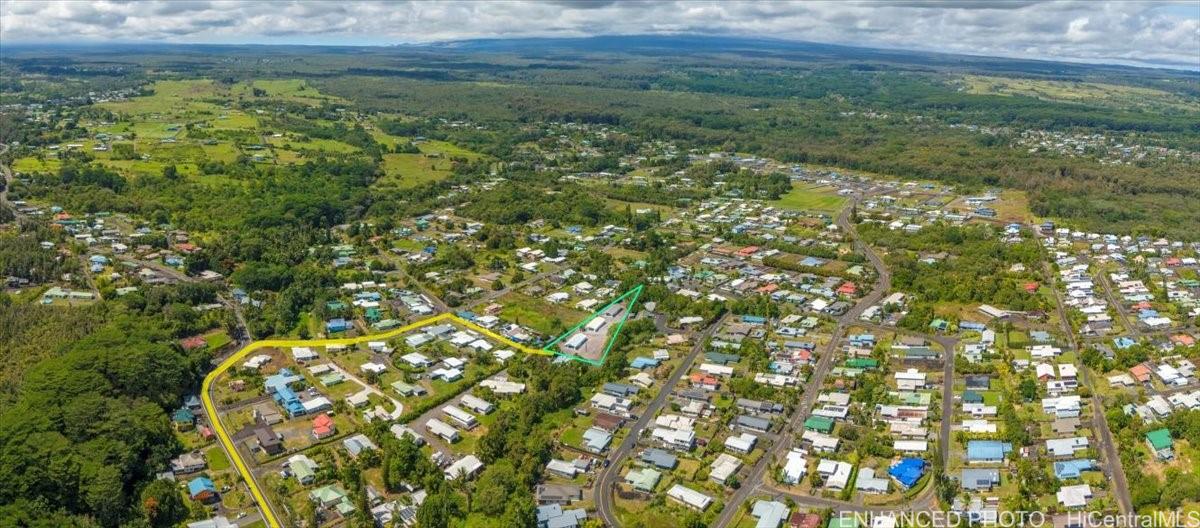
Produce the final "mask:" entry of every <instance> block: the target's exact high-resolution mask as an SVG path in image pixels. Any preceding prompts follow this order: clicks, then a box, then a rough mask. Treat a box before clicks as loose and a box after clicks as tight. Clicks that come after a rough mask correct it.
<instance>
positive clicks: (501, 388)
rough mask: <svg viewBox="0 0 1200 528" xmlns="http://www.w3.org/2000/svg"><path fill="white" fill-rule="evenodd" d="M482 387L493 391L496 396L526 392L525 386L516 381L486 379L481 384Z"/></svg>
mask: <svg viewBox="0 0 1200 528" xmlns="http://www.w3.org/2000/svg"><path fill="white" fill-rule="evenodd" d="M479 386H480V387H487V388H489V389H492V392H494V393H496V394H521V393H523V392H525V384H524V383H517V382H515V381H508V380H498V379H486V380H483V381H481V382H479Z"/></svg>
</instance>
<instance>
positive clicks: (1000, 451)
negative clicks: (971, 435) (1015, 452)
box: [967, 440, 1012, 464]
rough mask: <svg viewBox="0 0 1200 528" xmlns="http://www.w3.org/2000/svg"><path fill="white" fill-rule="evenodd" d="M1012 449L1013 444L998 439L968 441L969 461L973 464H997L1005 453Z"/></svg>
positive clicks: (1001, 460) (1002, 459)
mask: <svg viewBox="0 0 1200 528" xmlns="http://www.w3.org/2000/svg"><path fill="white" fill-rule="evenodd" d="M1009 451H1012V444H1010V443H1008V442H1000V441H996V440H971V441H970V442H967V462H968V463H971V464H997V463H1000V462H1003V461H1004V455H1006V454H1008V452H1009Z"/></svg>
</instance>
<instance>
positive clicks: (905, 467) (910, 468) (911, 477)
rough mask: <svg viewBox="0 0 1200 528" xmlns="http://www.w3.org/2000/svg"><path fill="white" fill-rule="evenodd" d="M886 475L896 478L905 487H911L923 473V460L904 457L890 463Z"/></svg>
mask: <svg viewBox="0 0 1200 528" xmlns="http://www.w3.org/2000/svg"><path fill="white" fill-rule="evenodd" d="M888 475H891V476H892V478H894V479H896V482H899V483H900V485H901V486H904V488H905V489H908V488H911V487H913V485H914V484H916V483H917V481H918V480H921V477H922V476H924V475H925V461H924V460H921V459H919V458H905V459H902V460H900V461H899V462H896V463H895V464H892V467H891V468H889V469H888Z"/></svg>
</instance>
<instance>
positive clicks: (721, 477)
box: [708, 453, 742, 484]
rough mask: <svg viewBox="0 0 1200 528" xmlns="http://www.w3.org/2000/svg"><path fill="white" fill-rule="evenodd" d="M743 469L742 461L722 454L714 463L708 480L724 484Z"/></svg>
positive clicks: (727, 454)
mask: <svg viewBox="0 0 1200 528" xmlns="http://www.w3.org/2000/svg"><path fill="white" fill-rule="evenodd" d="M741 468H742V461H741V460H740V459H739V458H738V457H735V456H733V455H731V454H729V453H721V454H720V455H719V456H718V457H717V459H716V460H714V461H713V463H712V469H711V470H710V471H709V472H708V478H710V479H713V480H714V481H716V482H718V483H720V484H724V483H725V481H726V480H729V477H731V476H733V475H734V474H735V473H737V471H738V470H739V469H741Z"/></svg>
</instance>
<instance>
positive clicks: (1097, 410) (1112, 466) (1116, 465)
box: [1042, 265, 1133, 513]
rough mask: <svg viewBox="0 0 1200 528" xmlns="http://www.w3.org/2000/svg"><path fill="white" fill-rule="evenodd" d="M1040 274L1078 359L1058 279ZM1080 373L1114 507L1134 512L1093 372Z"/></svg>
mask: <svg viewBox="0 0 1200 528" xmlns="http://www.w3.org/2000/svg"><path fill="white" fill-rule="evenodd" d="M1042 271H1043V273H1045V274H1046V276H1047V284H1049V285H1050V287H1051V290H1052V291H1053V292H1054V304H1055V307H1056V308H1057V309H1058V318H1059V321H1060V322H1061V324H1062V331H1063V334H1064V335H1066V336H1067V340H1068V341H1070V344H1071V349H1072V350H1074V351H1075V357H1079V353H1080V346H1079V342H1078V341H1076V340H1075V332H1074V331H1073V330H1072V329H1071V323H1070V321H1069V320H1068V319H1067V310H1066V308H1065V307H1064V305H1063V300H1062V293H1061V292H1059V288H1058V276H1057V274H1055V273H1054V272H1053V270H1052V269H1050V267H1049V265H1043V268H1042ZM1081 370H1082V371H1083V384H1084V386H1086V387H1087V388H1088V390H1089V391H1091V393H1092V429H1093V430H1094V431H1095V432H1096V435H1097V436H1098V437H1099V438H1098V441H1099V443H1100V450H1101V451H1102V452H1103V453H1104V460H1105V466H1106V467H1105V474H1106V475H1107V476H1108V478H1109V480H1110V481H1111V482H1112V487H1111V488H1110V489H1112V492H1113V495H1114V496H1115V498H1116V499H1117V504H1118V505H1119V506H1120V507H1121V513H1133V499H1132V498H1131V495H1130V494H1129V484H1128V481H1126V480H1125V468H1124V467H1122V464H1121V456H1120V454H1119V453H1118V452H1117V446H1116V443H1115V442H1113V438H1112V431H1111V430H1109V428H1108V420H1107V419H1106V418H1105V416H1104V400H1103V399H1102V398H1101V397H1100V392H1099V391H1097V390H1096V384H1095V380H1093V379H1092V372H1091V371H1092V369H1090V368H1087V367H1084V368H1083V369H1081Z"/></svg>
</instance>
